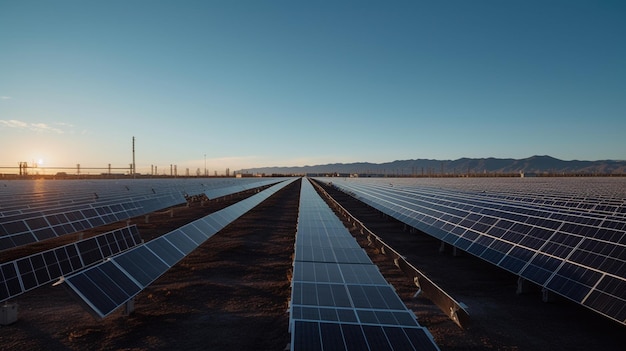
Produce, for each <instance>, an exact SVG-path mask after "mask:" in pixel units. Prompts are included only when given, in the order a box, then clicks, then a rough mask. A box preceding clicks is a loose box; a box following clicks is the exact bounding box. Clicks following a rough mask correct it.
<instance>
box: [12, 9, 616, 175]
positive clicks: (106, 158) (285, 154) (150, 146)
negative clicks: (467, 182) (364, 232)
mask: <svg viewBox="0 0 626 351" xmlns="http://www.w3.org/2000/svg"><path fill="white" fill-rule="evenodd" d="M625 132H626V1H598V0H589V1H576V0H537V1H535V0H518V1H514V0H492V1H481V0H475V1H465V0H460V1H435V0H433V1H417V0H415V1H379V2H372V1H355V2H341V1H256V0H252V1H236V0H224V1H210V0H205V1H138V0H125V1H109V0H107V1H64V0H60V1H28V0H16V1H7V0H0V150H1V153H0V166H16V165H17V164H18V162H20V161H28V162H29V163H30V162H33V161H35V162H38V161H39V160H41V161H42V162H43V164H44V165H45V166H62V165H65V166H73V165H75V164H77V163H80V164H81V166H83V167H94V166H105V165H107V164H109V163H111V164H112V165H113V166H114V167H115V166H127V165H128V164H129V163H130V162H131V161H132V155H131V138H132V136H135V137H136V156H137V168H138V171H140V172H146V170H147V171H149V170H150V165H153V164H154V165H157V166H158V167H159V170H160V171H161V170H163V171H165V170H166V169H167V170H168V171H169V165H170V164H176V165H178V169H179V173H181V171H182V170H183V169H184V168H190V169H191V172H192V173H194V172H195V170H196V169H197V168H203V167H204V157H205V156H204V155H206V159H207V166H208V168H209V172H210V173H211V174H213V172H214V170H218V171H219V172H223V170H224V169H225V168H227V167H229V168H230V169H231V170H238V169H245V168H252V167H259V166H303V165H313V164H324V163H334V162H344V163H348V162H359V161H368V162H376V163H380V162H387V161H393V160H398V159H416V158H431V159H457V158H461V157H507V158H508V157H511V158H525V157H529V156H532V155H551V156H554V157H557V158H561V159H565V160H571V159H581V160H599V159H626V156H625V152H626V134H625Z"/></svg>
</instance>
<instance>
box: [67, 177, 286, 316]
mask: <svg viewBox="0 0 626 351" xmlns="http://www.w3.org/2000/svg"><path fill="white" fill-rule="evenodd" d="M294 180H295V179H289V180H285V181H282V182H280V183H278V184H276V185H274V186H272V187H270V188H268V189H266V190H264V191H263V192H261V193H258V194H255V195H254V196H251V197H249V198H247V199H245V200H242V201H240V202H238V203H236V204H234V205H231V206H229V207H227V208H224V209H222V210H220V211H217V212H214V213H212V214H210V215H208V216H205V217H203V218H201V219H198V220H196V221H194V222H191V223H189V224H187V225H185V226H183V227H180V228H178V229H176V230H174V231H171V232H169V233H167V234H165V235H163V236H161V237H159V238H156V239H154V240H152V241H150V242H148V243H146V244H145V245H141V246H138V247H136V248H134V249H132V250H129V251H126V252H124V253H122V254H120V255H118V256H115V257H113V258H111V259H110V260H109V261H106V262H103V263H101V264H98V265H96V266H93V267H91V268H88V269H86V270H84V271H82V272H79V273H77V274H74V275H72V276H70V277H67V278H66V279H65V282H66V284H67V286H68V287H69V289H70V291H71V292H73V293H74V294H75V295H76V296H77V297H78V298H79V299H80V300H82V301H83V302H84V304H85V305H86V306H88V307H89V311H90V312H91V313H92V315H94V316H95V317H96V318H104V317H106V316H108V315H109V314H111V313H112V312H113V311H115V310H116V309H117V308H119V307H120V306H122V305H123V304H125V303H126V302H127V301H129V300H130V299H132V298H133V297H134V296H135V295H137V294H138V293H139V292H140V291H141V290H143V289H145V288H146V287H147V286H148V285H150V284H151V283H152V282H153V281H154V280H156V279H157V278H158V277H160V276H161V275H162V274H163V273H165V272H166V271H167V270H168V269H169V268H170V267H172V266H173V265H175V264H176V263H177V262H178V261H180V260H181V259H182V258H184V257H185V256H186V255H188V254H189V253H190V252H191V251H193V250H194V249H195V248H197V247H198V246H199V245H201V244H202V243H203V242H204V241H206V240H207V239H208V238H210V237H211V236H213V234H215V233H217V232H218V231H220V230H221V229H222V228H224V227H225V226H227V225H228V224H229V223H231V222H232V221H234V220H235V219H237V218H239V217H240V216H241V215H243V214H244V213H246V212H248V211H249V210H251V209H252V208H254V207H255V206H257V205H258V204H260V203H261V202H263V201H264V200H266V199H267V198H269V197H270V196H271V195H273V194H274V193H276V192H277V191H278V190H280V189H282V188H283V187H285V186H287V185H288V184H290V183H291V182H293V181H294Z"/></svg>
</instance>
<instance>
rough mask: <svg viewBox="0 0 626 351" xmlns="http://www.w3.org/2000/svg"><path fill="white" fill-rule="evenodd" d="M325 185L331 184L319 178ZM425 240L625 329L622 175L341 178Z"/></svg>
mask: <svg viewBox="0 0 626 351" xmlns="http://www.w3.org/2000/svg"><path fill="white" fill-rule="evenodd" d="M320 180H321V181H328V180H322V179H320ZM332 182H333V184H334V186H336V187H338V188H339V189H340V190H342V191H344V192H346V193H348V194H351V195H352V196H354V197H355V198H357V199H359V200H361V201H363V202H364V203H366V204H368V205H370V206H372V207H374V208H376V209H378V210H380V211H381V212H383V213H385V214H387V215H389V216H391V217H394V218H396V219H398V220H400V221H402V222H404V223H406V224H408V225H410V226H413V227H415V228H417V229H419V230H421V231H423V232H425V233H427V234H430V235H432V236H434V237H436V238H438V239H441V240H442V241H444V242H446V243H449V244H451V245H453V246H455V247H457V248H460V249H462V250H464V251H467V252H468V253H470V254H472V255H475V256H477V257H480V258H482V259H484V260H486V261H488V262H490V263H492V264H495V265H497V266H499V267H501V268H504V269H506V270H508V271H510V272H512V273H515V274H517V275H519V276H520V277H522V278H524V279H527V280H530V281H532V282H534V283H536V284H538V285H540V286H542V287H544V288H546V289H548V290H550V291H553V292H555V293H557V294H559V295H562V296H564V297H566V298H568V299H570V300H572V301H575V302H577V303H579V304H581V305H583V306H586V307H589V308H591V309H592V310H594V311H596V312H598V313H601V314H603V315H605V316H607V317H609V318H611V319H614V320H616V321H618V322H620V323H622V324H626V308H624V306H626V289H622V290H616V289H614V288H613V287H614V286H620V287H624V286H626V232H625V230H626V229H625V228H626V217H625V216H624V213H626V211H624V210H623V209H624V208H626V194H624V189H626V181H625V180H624V179H617V180H615V179H610V180H607V179H601V180H597V179H587V180H585V181H584V182H583V183H581V180H580V179H569V178H564V179H541V180H540V181H532V180H529V179H482V180H480V179H471V180H470V179H468V180H466V182H465V183H464V181H463V180H457V179H450V180H406V179H405V180H401V179H384V180H383V179H338V178H336V179H335V178H333V179H332Z"/></svg>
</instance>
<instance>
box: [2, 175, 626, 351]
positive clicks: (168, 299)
mask: <svg viewBox="0 0 626 351" xmlns="http://www.w3.org/2000/svg"><path fill="white" fill-rule="evenodd" d="M299 189H300V182H295V183H293V184H291V185H290V186H288V187H286V188H285V189H283V190H282V191H280V192H278V193H277V194H275V195H274V196H272V197H271V198H270V199H268V200H267V201H266V202H264V203H262V204H261V205H259V206H258V207H257V208H254V209H253V210H251V211H250V212H248V213H247V214H245V215H243V216H242V217H241V218H239V219H238V220H237V221H235V222H233V223H232V224H231V225H229V226H227V227H226V228H224V229H223V230H222V231H220V232H219V233H217V234H216V235H214V236H213V237H211V238H210V239H208V240H207V241H206V242H205V243H204V244H203V245H201V246H200V247H199V248H198V249H196V250H195V251H194V252H192V253H191V254H190V255H189V256H187V257H186V258H184V259H183V260H182V261H181V262H180V263H179V264H178V265H176V266H175V267H174V268H172V269H171V270H170V271H168V272H166V273H165V274H164V275H163V276H162V277H160V278H159V279H158V280H157V281H155V282H154V283H153V284H152V285H151V286H150V287H148V288H147V289H146V290H144V291H143V292H142V293H140V294H139V295H138V296H137V297H136V299H135V312H134V313H133V314H131V315H130V316H123V315H122V313H121V311H118V312H115V313H114V314H113V315H111V316H109V317H107V318H106V319H104V320H101V321H98V320H95V319H94V318H92V317H91V315H89V314H88V313H87V312H86V311H85V310H84V309H83V308H82V307H80V305H79V304H78V302H77V301H76V300H75V299H73V298H72V297H71V295H70V294H68V293H67V292H66V291H65V290H64V289H63V288H61V287H51V286H46V287H42V288H39V289H36V290H34V291H31V292H29V293H26V294H23V295H21V296H19V297H17V298H16V299H15V300H13V301H12V302H16V303H18V305H19V320H18V321H17V323H15V324H13V325H10V326H2V327H0V350H172V349H179V350H283V349H284V348H285V346H286V345H287V344H288V343H289V340H290V336H289V333H288V325H287V324H288V319H289V318H288V317H289V316H288V313H287V308H288V301H289V296H290V283H289V279H290V274H291V267H292V260H293V245H294V235H295V231H296V224H297V214H298V200H299ZM249 195H250V193H248V194H241V195H238V196H233V197H230V198H229V199H226V200H221V201H219V202H215V201H212V202H210V203H207V204H204V205H203V206H200V204H194V205H192V206H191V207H179V208H176V209H175V211H174V216H173V217H170V214H169V213H168V212H165V211H163V212H161V213H159V214H154V215H151V216H150V221H149V223H145V218H144V217H141V218H136V219H133V220H132V221H131V223H135V224H137V225H138V227H139V232H140V233H141V235H142V237H143V238H144V239H146V240H149V239H150V238H153V237H156V236H158V235H162V234H164V233H167V232H169V231H170V230H172V229H174V228H177V227H180V226H181V225H183V224H185V223H187V222H189V221H192V220H194V219H196V218H199V217H202V216H203V215H206V214H208V213H210V212H213V211H215V210H217V209H219V208H222V207H224V206H227V205H229V204H231V203H233V202H235V201H238V200H240V199H241V198H243V197H245V196H249ZM333 195H334V196H336V198H337V199H338V200H339V201H340V202H341V203H342V205H343V206H344V207H345V208H347V209H348V210H349V211H350V212H352V213H353V214H354V215H355V216H356V217H357V218H359V219H360V220H361V221H363V222H364V223H365V224H366V226H368V227H369V228H370V229H371V230H373V231H374V232H375V233H376V234H378V235H379V236H381V237H383V238H384V239H385V240H386V241H387V242H388V243H390V244H392V246H393V247H395V248H396V249H397V250H398V251H400V252H402V253H404V254H405V255H407V257H408V258H409V260H410V261H411V263H413V264H414V265H415V266H416V267H418V268H419V269H420V270H422V271H423V272H424V273H426V274H427V275H428V276H429V277H430V278H431V279H432V280H434V281H435V282H436V283H438V284H439V285H440V286H442V287H444V288H445V289H446V290H447V291H448V292H449V293H450V294H451V295H452V296H454V297H455V298H457V300H459V301H462V302H464V303H465V304H467V305H468V306H469V312H470V316H471V318H472V324H471V326H470V327H469V328H467V329H465V330H463V329H461V328H459V327H458V326H457V325H456V324H454V323H453V322H451V321H450V320H449V319H448V318H447V316H446V315H444V313H442V312H441V311H440V310H439V309H438V308H437V307H436V306H434V305H433V304H432V303H430V302H429V301H428V300H426V299H425V298H423V297H417V298H414V297H413V294H414V293H415V291H416V288H415V286H414V285H413V283H412V280H411V279H409V278H408V277H406V276H405V275H404V274H403V273H402V272H401V271H400V270H398V269H397V268H396V267H395V266H394V265H393V263H392V262H391V261H389V260H388V259H387V257H386V256H384V255H380V254H378V253H377V250H376V249H374V248H368V249H367V250H368V251H369V253H370V254H371V257H372V259H373V261H374V262H375V263H376V264H377V265H378V266H379V267H380V269H381V272H383V274H384V275H385V277H386V278H387V279H388V280H389V282H391V283H392V284H393V285H394V287H395V288H396V289H397V291H398V294H399V295H400V296H401V297H402V298H403V300H404V301H405V303H406V304H407V306H408V307H409V308H410V309H412V310H413V311H414V312H415V313H416V315H417V317H418V320H419V322H420V324H422V325H424V326H426V327H427V328H429V330H430V332H431V333H432V334H433V336H434V337H435V340H436V342H437V343H438V345H439V347H440V348H441V349H442V350H622V349H623V345H624V344H625V342H626V333H625V332H626V328H624V327H623V326H621V325H617V323H614V322H611V321H609V320H607V319H605V318H603V317H600V316H597V315H596V314H595V313H592V312H590V311H587V310H586V309H582V308H580V307H578V306H576V305H574V304H572V303H569V302H567V301H564V300H559V301H557V302H555V303H543V302H541V298H540V295H539V293H538V292H537V293H533V294H527V295H516V294H515V288H516V279H515V277H513V276H511V275H510V274H507V273H504V272H501V271H499V270H497V269H495V268H494V267H492V266H490V265H488V264H486V263H483V262H481V261H479V260H477V259H473V258H472V257H470V256H468V255H462V256H460V257H453V256H452V255H450V254H449V253H444V254H440V253H439V252H438V248H439V243H438V242H436V241H435V240H432V239H429V238H428V237H427V236H425V235H419V234H409V233H408V232H404V231H403V227H402V225H401V224H399V223H397V222H395V221H393V220H389V219H386V218H384V217H382V216H381V215H380V214H379V213H377V212H376V211H374V210H373V209H371V208H369V207H367V206H364V205H363V204H361V203H359V202H358V201H355V200H353V199H350V198H348V197H345V196H342V195H341V194H333ZM116 225H117V227H119V226H120V225H121V224H116ZM111 227H115V225H113V226H111ZM110 229H111V228H109V229H108V230H110ZM99 230H100V231H101V230H102V228H100V229H99ZM362 239H363V238H360V239H359V240H361V242H362V243H363V244H364V245H366V242H364V241H362ZM13 254H16V255H17V254H19V253H13Z"/></svg>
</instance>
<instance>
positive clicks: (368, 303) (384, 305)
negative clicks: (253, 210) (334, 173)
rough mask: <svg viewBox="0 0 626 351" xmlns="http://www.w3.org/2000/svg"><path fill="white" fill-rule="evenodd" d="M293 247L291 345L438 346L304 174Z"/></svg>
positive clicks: (308, 347)
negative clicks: (294, 251) (294, 252)
mask: <svg viewBox="0 0 626 351" xmlns="http://www.w3.org/2000/svg"><path fill="white" fill-rule="evenodd" d="M295 246H296V247H295V250H296V254H295V257H294V263H293V265H294V269H293V277H292V292H291V304H290V328H291V337H292V342H291V349H292V350H335V349H337V350H351V349H354V350H367V349H370V350H385V349H387V350H407V349H410V350H413V349H414V348H413V347H417V348H415V349H419V350H438V348H437V346H436V345H435V343H434V341H433V339H432V336H431V335H430V333H429V332H428V330H426V329H425V328H423V327H421V326H419V324H418V323H417V320H416V319H415V315H414V314H413V313H412V312H411V311H409V310H408V309H407V308H406V306H405V305H404V303H403V302H402V300H400V298H399V297H398V295H397V294H396V293H395V290H394V289H393V287H392V286H391V285H389V284H388V283H387V281H386V280H385V279H384V277H383V276H382V274H381V273H380V271H379V270H378V267H377V266H376V265H374V264H373V263H372V261H371V260H370V259H369V257H368V256H367V254H366V253H365V251H364V250H363V249H362V248H361V247H360V246H359V245H358V243H357V242H356V240H355V239H354V238H353V237H352V235H351V234H350V232H348V230H347V229H346V228H345V226H344V225H343V223H342V222H341V221H340V220H339V218H337V216H336V215H335V214H334V213H333V212H332V210H331V209H330V208H329V207H328V206H327V205H326V203H325V202H324V201H323V200H322V198H321V197H319V195H317V193H316V192H315V190H314V189H313V186H312V185H311V184H310V183H309V182H308V180H306V179H304V180H303V181H302V186H301V193H300V206H299V214H298V228H297V234H296V244H295Z"/></svg>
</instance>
